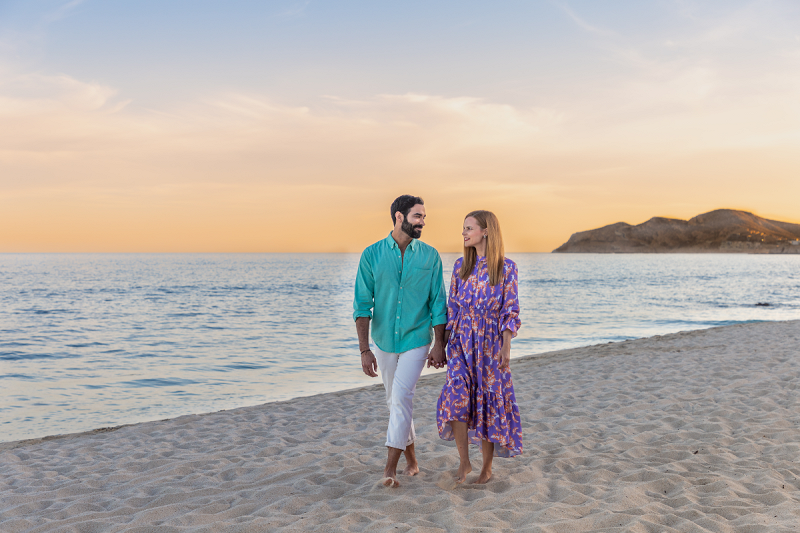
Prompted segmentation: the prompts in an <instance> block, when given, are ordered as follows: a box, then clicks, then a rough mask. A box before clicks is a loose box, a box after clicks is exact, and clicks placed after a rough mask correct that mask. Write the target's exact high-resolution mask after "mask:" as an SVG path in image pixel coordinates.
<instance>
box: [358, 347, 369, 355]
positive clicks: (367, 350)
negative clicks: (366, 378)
mask: <svg viewBox="0 0 800 533" xmlns="http://www.w3.org/2000/svg"><path fill="white" fill-rule="evenodd" d="M371 351H372V348H367V349H366V350H364V351H363V352H361V355H364V354H365V353H367V352H371Z"/></svg>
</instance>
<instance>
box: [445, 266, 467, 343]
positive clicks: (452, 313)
mask: <svg viewBox="0 0 800 533" xmlns="http://www.w3.org/2000/svg"><path fill="white" fill-rule="evenodd" d="M462 261H463V258H462V259H458V260H456V264H455V265H453V275H452V276H451V277H450V294H449V295H448V297H447V325H446V326H445V327H444V329H449V330H451V331H452V330H453V328H454V327H455V325H456V317H457V316H458V284H459V282H460V281H461V278H460V277H459V276H458V271H459V270H460V269H461V262H462Z"/></svg>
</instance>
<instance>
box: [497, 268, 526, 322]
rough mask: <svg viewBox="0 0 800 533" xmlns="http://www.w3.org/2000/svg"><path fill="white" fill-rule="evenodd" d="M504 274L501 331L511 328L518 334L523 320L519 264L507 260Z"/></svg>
mask: <svg viewBox="0 0 800 533" xmlns="http://www.w3.org/2000/svg"><path fill="white" fill-rule="evenodd" d="M503 270H504V276H503V306H502V308H501V309H500V331H501V332H503V331H505V330H507V329H508V330H511V333H512V334H513V335H512V336H513V337H516V336H517V331H518V330H519V327H520V325H522V321H521V320H520V318H519V292H518V282H517V265H516V264H515V263H514V262H513V261H509V260H506V264H505V265H504V268H503Z"/></svg>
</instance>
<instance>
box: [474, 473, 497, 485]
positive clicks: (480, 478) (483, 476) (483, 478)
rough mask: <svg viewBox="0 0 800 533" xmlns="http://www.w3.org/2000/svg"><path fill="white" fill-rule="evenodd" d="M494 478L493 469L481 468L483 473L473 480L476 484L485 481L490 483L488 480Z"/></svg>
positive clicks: (481, 483)
mask: <svg viewBox="0 0 800 533" xmlns="http://www.w3.org/2000/svg"><path fill="white" fill-rule="evenodd" d="M490 479H492V471H491V470H489V471H486V470H481V475H479V476H478V479H476V480H475V481H473V482H472V483H474V484H475V485H483V484H484V483H488V481H489V480H490Z"/></svg>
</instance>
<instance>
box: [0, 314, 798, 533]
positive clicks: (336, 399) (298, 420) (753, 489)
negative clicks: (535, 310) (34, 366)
mask: <svg viewBox="0 0 800 533" xmlns="http://www.w3.org/2000/svg"><path fill="white" fill-rule="evenodd" d="M798 341H800V321H798V320H795V321H789V322H761V323H753V324H741V325H733V326H724V327H719V328H711V329H704V330H696V331H689V332H680V333H673V334H668V335H663V336H656V337H649V338H643V339H636V340H629V341H622V342H615V343H607V344H601V345H595V346H587V347H583V348H573V349H567V350H559V351H555V352H549V353H545V354H537V355H533V356H525V357H520V358H517V359H513V360H512V372H513V375H514V383H515V389H516V392H517V401H518V403H519V405H520V410H521V412H522V414H523V431H524V436H525V452H524V453H523V455H522V456H521V457H519V458H516V459H505V460H504V459H498V460H496V461H495V479H493V480H492V481H491V482H490V483H489V484H487V485H485V486H469V485H465V486H459V487H454V486H453V483H452V472H453V470H454V469H455V467H456V465H457V464H458V459H457V453H456V450H455V447H454V445H453V443H451V442H444V441H441V440H440V439H439V437H438V433H437V431H436V423H435V403H436V398H437V397H438V393H439V390H440V387H441V384H442V382H443V380H444V375H443V374H441V373H439V374H431V375H428V376H423V377H422V378H421V379H420V382H419V384H418V387H417V395H416V398H415V421H416V425H417V433H418V435H419V440H418V444H417V454H418V456H419V459H420V463H421V468H422V474H421V475H419V476H416V477H414V478H405V479H404V478H401V483H403V486H401V487H400V488H399V489H395V490H388V489H385V488H383V487H380V486H378V485H377V483H376V482H377V480H378V479H379V478H380V474H381V472H382V468H383V460H384V456H385V451H384V448H383V435H384V432H385V424H386V418H387V413H385V412H384V411H385V407H384V403H383V390H382V386H381V385H379V384H378V385H371V386H368V387H363V388H358V389H350V390H345V391H339V392H334V393H326V394H320V395H316V396H306V397H302V398H295V399H293V400H288V401H282V402H273V403H267V404H263V405H258V406H253V407H243V408H238V409H232V410H229V411H219V412H216V413H208V414H202V415H186V416H181V417H178V418H174V419H168V420H161V421H154V422H144V423H139V424H132V425H123V426H118V427H115V428H101V429H96V430H93V431H89V432H83V433H74V434H66V435H56V436H51V437H44V438H42V439H30V440H25V441H15V442H8V443H2V444H0V500H1V501H2V502H3V503H2V504H0V516H2V517H3V518H0V530H2V531H48V530H51V529H56V528H61V527H64V528H71V529H74V530H79V529H85V528H92V527H95V528H96V527H97V526H98V525H100V524H103V525H104V528H105V529H104V530H108V531H121V530H126V531H134V530H137V529H138V530H139V531H154V530H158V531H182V530H192V531H239V530H241V531H248V530H257V531H259V530H272V529H282V530H286V531H294V530H297V531H306V530H316V529H319V530H353V531H361V530H364V531H384V530H385V531H410V530H415V531H464V530H468V529H470V528H482V527H483V528H492V529H501V530H502V529H509V530H511V529H526V530H530V531H554V532H555V531H595V530H598V529H604V528H607V529H608V530H609V531H615V530H617V531H628V530H630V531H639V530H642V531H645V530H650V529H652V528H657V529H658V530H659V531H707V530H711V531H745V530H748V531H792V530H794V529H792V528H794V527H795V526H796V524H797V520H798V518H800V512H799V511H798V509H800V468H798V467H797V463H796V462H795V459H796V456H797V452H798V451H800V446H798V444H797V443H798V442H800V414H799V413H798V410H797V409H796V407H797V405H798V404H797V401H796V399H795V393H796V391H797V390H798V388H800V361H796V360H795V358H796V355H797V348H796V347H797V346H798V344H800V342H798ZM402 462H403V461H402V460H401V465H402ZM479 465H480V454H479V453H478V451H477V449H475V448H473V466H474V467H475V466H479ZM475 472H477V469H476V470H475V471H474V472H473V474H472V475H471V476H470V477H469V478H468V481H469V480H471V479H472V476H476V473H475ZM397 527H399V529H397ZM476 530H477V529H476Z"/></svg>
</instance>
